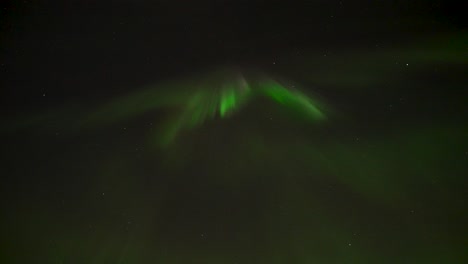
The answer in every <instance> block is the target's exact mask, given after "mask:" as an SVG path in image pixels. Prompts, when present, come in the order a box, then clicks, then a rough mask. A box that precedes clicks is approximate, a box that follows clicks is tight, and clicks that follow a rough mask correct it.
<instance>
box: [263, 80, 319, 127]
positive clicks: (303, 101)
mask: <svg viewBox="0 0 468 264" xmlns="http://www.w3.org/2000/svg"><path fill="white" fill-rule="evenodd" d="M261 92H262V93H263V94H265V95H266V96H268V97H270V98H271V99H273V100H275V101H276V102H278V103H280V104H282V105H285V106H287V107H289V108H292V109H295V110H297V111H298V112H300V113H301V114H303V115H305V116H307V117H309V118H311V119H314V120H319V119H324V118H325V115H324V114H323V112H322V111H321V110H320V109H319V107H318V106H317V105H316V103H314V102H313V101H312V99H311V98H310V97H307V96H306V95H304V94H302V93H300V92H299V91H292V90H289V89H287V88H285V87H284V86H282V85H280V84H279V83H277V82H275V81H273V80H268V81H265V82H263V83H262V84H261Z"/></svg>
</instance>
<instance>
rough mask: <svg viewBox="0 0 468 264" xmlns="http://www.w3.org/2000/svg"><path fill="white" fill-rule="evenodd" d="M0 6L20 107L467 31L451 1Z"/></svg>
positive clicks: (4, 51)
mask: <svg viewBox="0 0 468 264" xmlns="http://www.w3.org/2000/svg"><path fill="white" fill-rule="evenodd" d="M2 6H3V7H2V16H1V21H2V22H1V30H2V31H1V32H2V33H1V53H0V54H1V56H2V57H1V58H2V73H3V74H2V75H3V78H2V83H3V85H2V86H3V87H5V88H6V89H5V90H6V91H5V92H4V96H2V98H4V99H5V101H6V103H7V104H8V105H9V107H14V105H16V104H17V103H18V105H21V106H20V107H19V109H23V108H24V107H27V106H26V105H31V104H36V103H37V101H38V100H37V97H38V96H39V97H40V96H42V94H43V92H47V94H48V95H49V96H48V99H47V100H46V104H50V103H51V100H52V101H55V102H57V101H60V100H62V99H76V98H81V97H85V98H86V99H92V98H105V97H107V96H108V95H109V93H112V94H115V93H119V92H120V91H122V90H128V89H130V90H131V89H133V87H135V86H138V85H142V84H146V83H148V82H157V81H160V80H167V79H172V78H177V76H181V75H183V74H186V73H193V72H194V71H195V72H196V71H197V70H198V71H199V70H200V69H201V70H205V69H211V68H214V67H219V66H220V65H228V66H229V65H241V66H242V65H249V66H250V65H252V64H253V65H257V66H259V67H262V66H265V65H270V64H271V61H272V60H275V58H277V57H280V56H282V55H283V56H284V55H285V54H286V55H287V54H288V53H294V52H296V51H303V50H318V51H324V52H326V51H327V50H330V49H340V50H346V49H350V50H352V49H356V48H357V49H361V50H366V48H368V47H371V48H372V47H374V46H375V45H376V44H378V45H381V46H384V47H385V46H387V47H391V46H392V45H394V44H397V43H404V41H405V39H411V37H414V36H417V35H420V34H427V33H430V34H436V33H444V32H445V31H450V30H454V29H457V28H458V29H463V28H464V26H466V22H464V20H463V12H462V11H461V10H462V9H461V8H457V6H456V5H455V1H304V2H301V1H292V2H288V1H154V2H146V1H112V2H109V1H55V2H54V1H10V2H6V3H5V2H4V3H3V4H2ZM128 73H131V74H128ZM117 76H118V78H117ZM13 84H14V85H13ZM96 87H99V88H96ZM98 100H99V99H98ZM43 101H44V100H43ZM8 102H10V103H8ZM11 102H14V103H11ZM21 102H25V104H22V103H21ZM16 110H18V108H17V109H16Z"/></svg>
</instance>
